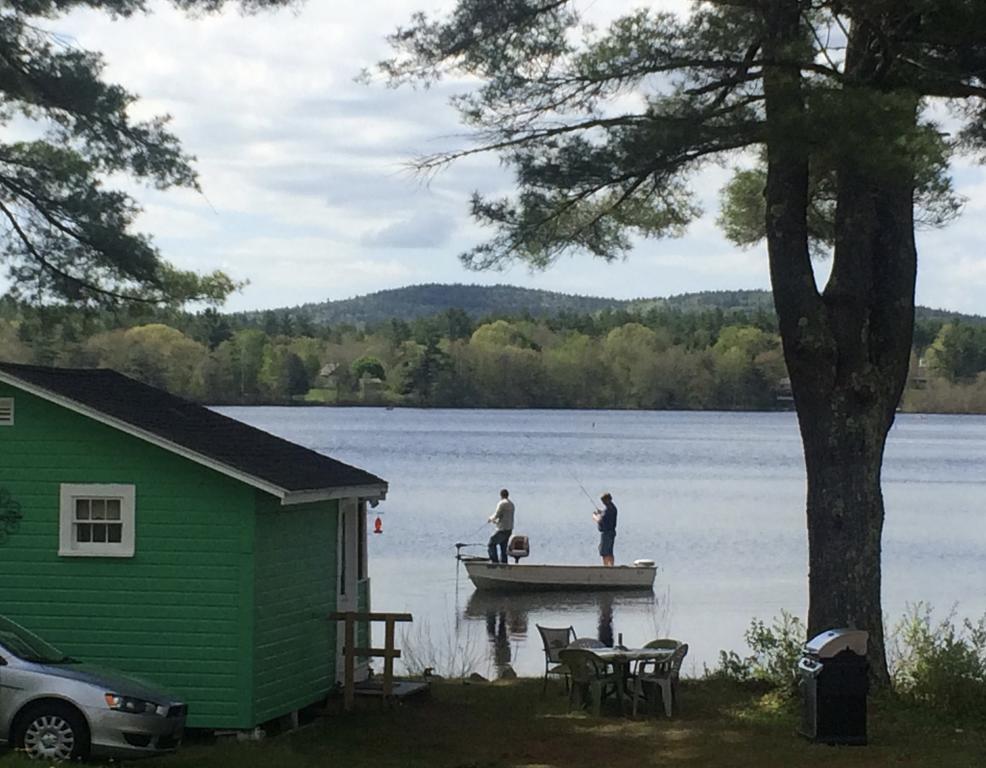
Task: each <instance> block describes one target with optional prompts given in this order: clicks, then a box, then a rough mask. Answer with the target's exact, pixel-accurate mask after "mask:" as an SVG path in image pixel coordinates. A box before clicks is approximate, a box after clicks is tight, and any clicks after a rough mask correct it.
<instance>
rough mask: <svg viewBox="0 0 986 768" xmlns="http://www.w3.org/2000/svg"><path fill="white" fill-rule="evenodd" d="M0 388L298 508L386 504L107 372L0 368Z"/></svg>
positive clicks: (300, 452) (352, 480)
mask: <svg viewBox="0 0 986 768" xmlns="http://www.w3.org/2000/svg"><path fill="white" fill-rule="evenodd" d="M0 381H5V382H7V383H8V384H12V385H13V386H16V387H19V388H21V389H23V390H25V391H28V392H30V393H31V394H34V395H37V396H39V397H41V398H44V399H46V400H49V401H51V402H54V403H58V404H59V405H62V406H64V407H67V408H69V409H71V410H74V411H77V412H79V413H82V414H85V415H87V416H89V417H91V418H93V419H95V420H97V421H101V422H103V423H105V424H109V425H110V426H113V427H115V428H117V429H120V430H121V431H124V432H128V433H130V434H132V435H135V436H137V437H139V438H142V439H144V440H147V441H148V442H151V443H154V444H156V445H159V446H161V447H163V448H165V449H167V450H170V451H173V452H175V453H178V454H180V455H182V456H184V457H185V458H188V459H191V460H192V461H196V462H198V463H200V464H204V465H206V466H208V467H210V468H212V469H215V470H217V471H219V472H222V473H224V474H226V475H229V476H232V477H235V478H236V479H238V480H240V481H242V482H245V483H247V484H249V485H252V486H254V487H257V488H260V489H261V490H264V491H267V492H268V493H271V494H273V495H275V496H277V497H279V498H280V499H281V503H282V504H297V503H303V502H307V501H319V500H323V499H330V498H341V497H348V496H362V497H367V498H383V497H384V496H385V495H386V492H387V483H386V481H385V480H383V479H381V478H379V477H377V476H376V475H373V474H370V473H369V472H366V471H364V470H362V469H359V468H357V467H354V466H351V465H349V464H345V463H343V462H341V461H337V460H336V459H333V458H331V457H329V456H326V455H324V454H321V453H318V452H316V451H313V450H311V449H309V448H305V447H303V446H301V445H298V444H296V443H292V442H290V441H288V440H284V439H282V438H280V437H276V436H274V435H272V434H270V433H268V432H264V431H263V430H260V429H257V428H255V427H251V426H249V425H247V424H244V423H243V422H241V421H237V420H236V419H231V418H229V417H228V416H223V415H222V414H219V413H216V412H215V411H212V410H210V409H208V408H205V407H203V406H201V405H197V404H195V403H191V402H189V401H187V400H183V399H182V398H180V397H176V396H174V395H171V394H168V393H167V392H164V391H162V390H160V389H157V388H155V387H151V386H148V385H147V384H143V383H141V382H139V381H136V380H134V379H131V378H129V377H127V376H124V375H123V374H121V373H117V372H116V371H112V370H108V369H72V368H48V367H42V366H33V365H17V364H14V363H0Z"/></svg>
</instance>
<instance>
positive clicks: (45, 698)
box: [0, 616, 188, 760]
mask: <svg viewBox="0 0 986 768" xmlns="http://www.w3.org/2000/svg"><path fill="white" fill-rule="evenodd" d="M187 711H188V707H187V706H186V705H185V704H184V703H182V702H181V701H179V700H178V699H177V698H175V697H174V696H173V695H171V694H169V693H166V692H164V691H162V690H161V689H159V688H156V687H154V686H153V685H151V684H149V683H143V682H140V681H139V680H135V679H134V678H132V677H128V676H126V675H124V674H122V673H120V672H113V671H111V670H107V669H101V668H99V667H94V666H89V665H87V664H82V663H80V662H78V661H76V660H75V659H72V658H69V657H68V656H66V655H65V654H64V653H62V652H61V651H59V650H58V649H57V648H55V647H53V646H52V645H49V644H48V643H46V642H45V641H44V640H42V639H41V638H40V637H38V636H37V635H35V634H33V633H32V632H29V631H28V630H26V629H24V627H22V626H20V625H19V624H16V623H14V622H13V621H10V620H9V619H6V618H4V617H3V616H0V743H4V742H6V743H7V744H9V745H12V746H14V747H15V748H19V749H24V750H25V751H27V753H28V754H30V755H31V756H32V757H40V758H46V759H49V760H69V759H72V758H85V757H88V756H89V755H90V754H91V755H98V756H103V757H128V758H130V757H141V756H145V755H158V754H162V753H164V752H172V751H174V750H175V749H177V748H178V745H179V744H180V743H181V737H182V733H183V731H184V729H185V716H186V714H187Z"/></svg>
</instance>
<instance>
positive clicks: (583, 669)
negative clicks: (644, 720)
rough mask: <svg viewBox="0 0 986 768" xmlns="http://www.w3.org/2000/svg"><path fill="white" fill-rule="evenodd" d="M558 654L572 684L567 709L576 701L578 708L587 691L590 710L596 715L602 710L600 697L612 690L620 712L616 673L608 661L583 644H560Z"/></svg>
mask: <svg viewBox="0 0 986 768" xmlns="http://www.w3.org/2000/svg"><path fill="white" fill-rule="evenodd" d="M559 656H560V657H561V661H562V664H564V665H565V666H566V667H568V672H569V674H570V675H571V676H572V688H571V691H570V692H569V695H568V709H569V711H571V710H572V706H573V705H576V704H577V705H578V706H579V707H580V708H581V707H582V705H583V696H584V695H585V694H588V695H589V698H590V700H591V702H592V713H593V714H594V715H596V716H597V717H598V716H599V714H600V712H601V710H602V703H603V699H605V698H606V697H607V696H608V695H610V694H613V695H615V696H616V699H617V701H618V702H619V706H620V713H621V714H622V712H623V698H622V697H621V696H620V695H619V691H620V681H619V677H618V675H619V673H618V672H616V671H614V670H613V668H612V667H611V666H610V664H609V663H608V662H606V661H605V660H604V659H601V658H599V657H598V656H596V654H594V653H593V652H592V651H591V650H589V649H587V648H564V649H562V650H561V652H560V653H559Z"/></svg>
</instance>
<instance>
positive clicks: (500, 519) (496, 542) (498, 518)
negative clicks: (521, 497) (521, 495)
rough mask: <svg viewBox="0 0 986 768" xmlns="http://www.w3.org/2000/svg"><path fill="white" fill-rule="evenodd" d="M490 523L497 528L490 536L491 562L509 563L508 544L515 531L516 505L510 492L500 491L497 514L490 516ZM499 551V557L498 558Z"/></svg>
mask: <svg viewBox="0 0 986 768" xmlns="http://www.w3.org/2000/svg"><path fill="white" fill-rule="evenodd" d="M490 522H491V523H493V524H494V525H495V526H496V533H494V534H493V535H492V536H490V543H489V548H488V549H489V553H490V561H491V562H494V563H505V562H507V542H508V541H510V534H511V533H513V530H514V503H513V502H512V501H511V500H510V491H508V490H507V489H506V488H504V489H503V490H502V491H500V503H499V504H497V505H496V512H494V513H493V514H492V515H490ZM497 549H499V550H500V551H499V556H497Z"/></svg>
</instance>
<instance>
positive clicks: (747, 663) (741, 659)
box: [705, 611, 805, 694]
mask: <svg viewBox="0 0 986 768" xmlns="http://www.w3.org/2000/svg"><path fill="white" fill-rule="evenodd" d="M744 639H745V640H746V644H747V645H748V646H749V647H750V650H751V651H752V653H751V654H750V655H749V656H740V655H739V654H738V653H736V652H735V651H728V652H727V651H719V663H718V665H717V666H716V667H715V668H714V669H712V670H710V669H708V668H706V670H705V677H707V678H713V679H725V680H736V681H740V682H749V681H759V682H763V683H766V684H768V685H770V686H771V687H774V688H778V689H780V690H782V691H785V692H788V693H792V694H793V693H794V692H795V690H796V689H797V682H798V678H797V663H798V659H799V658H800V656H801V649H802V646H803V645H804V642H805V625H804V622H803V621H801V619H799V618H798V617H797V616H795V615H794V614H791V613H788V612H787V611H781V615H780V616H778V617H775V618H774V619H773V621H772V622H771V624H770V626H768V625H767V624H765V623H764V622H763V620H762V619H754V620H753V621H752V622H750V626H749V628H748V629H747V630H746V632H745V634H744Z"/></svg>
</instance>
